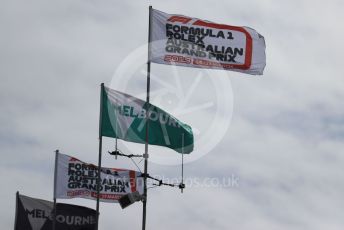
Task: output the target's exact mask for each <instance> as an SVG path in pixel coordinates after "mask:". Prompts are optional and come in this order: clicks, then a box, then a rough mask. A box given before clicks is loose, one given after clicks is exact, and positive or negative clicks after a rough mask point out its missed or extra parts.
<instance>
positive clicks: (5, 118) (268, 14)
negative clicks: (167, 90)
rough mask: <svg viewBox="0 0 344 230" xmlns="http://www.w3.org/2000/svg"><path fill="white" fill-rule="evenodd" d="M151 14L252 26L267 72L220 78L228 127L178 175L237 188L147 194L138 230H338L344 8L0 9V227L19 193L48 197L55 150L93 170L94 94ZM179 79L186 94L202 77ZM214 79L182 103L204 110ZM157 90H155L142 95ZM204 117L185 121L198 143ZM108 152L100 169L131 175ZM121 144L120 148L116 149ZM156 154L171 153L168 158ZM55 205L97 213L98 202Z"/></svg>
mask: <svg viewBox="0 0 344 230" xmlns="http://www.w3.org/2000/svg"><path fill="white" fill-rule="evenodd" d="M149 4H152V5H153V7H154V8H156V9H159V10H161V11H164V12H167V13H176V14H184V15H188V16H194V17H198V18H202V19H207V20H211V21H214V22H219V23H224V24H230V25H243V26H249V27H252V28H254V29H256V30H257V31H258V32H259V33H261V34H262V35H263V36H264V37H265V40H266V44H267V49H266V54H267V66H266V69H265V73H264V75H263V76H250V75H245V74H240V73H235V72H229V73H226V74H228V79H229V80H230V82H231V87H228V95H229V96H232V97H233V98H232V99H233V100H232V101H231V104H230V106H231V108H233V114H232V118H231V119H230V117H228V120H229V121H230V125H229V128H228V130H226V132H225V135H224V136H223V137H222V138H221V139H220V140H219V143H217V144H216V146H215V148H213V149H212V150H211V151H210V152H209V153H204V155H203V156H202V157H200V158H199V159H197V160H193V161H192V162H191V163H188V164H187V165H186V166H185V167H186V168H185V175H186V177H187V178H198V179H200V180H204V179H205V178H218V179H221V180H222V178H225V179H228V178H235V179H238V184H236V183H234V184H233V186H231V187H221V186H204V187H200V186H190V187H189V188H187V189H186V190H185V192H184V193H183V194H180V192H179V191H178V190H177V189H171V188H154V189H150V190H149V194H148V195H149V198H148V199H149V201H148V214H147V216H148V219H147V228H148V229H166V230H169V229H171V230H172V229H180V228H183V229H199V230H202V229H223V230H225V229H226V230H227V229H240V230H246V229H247V230H260V229H274V230H280V229H281V230H287V229H288V230H289V229H302V230H305V229H312V230H316V229H319V230H323V229H331V230H332V229H340V230H342V229H343V227H344V214H343V207H344V198H343V194H344V167H343V165H344V156H343V154H344V79H343V73H342V72H343V71H342V70H343V64H342V63H341V62H342V61H343V60H344V55H343V52H344V45H343V36H344V31H343V29H342V22H343V21H344V16H343V10H344V2H343V1H339V0H328V1H317V0H316V1H314V0H313V1H311V0H299V1H273V0H259V1H258V0H250V1H232V0H222V1H210V0H205V1H199V0H197V1H196V0H192V1H185V0H183V1H182V0H175V1H150V2H146V1H116V0H112V1H110V0H104V1H92V0H75V1H66V0H59V1H43V0H34V1H18V0H1V7H0V29H1V36H0V60H1V61H0V78H1V84H0V103H1V104H0V105H1V113H0V126H1V129H0V150H1V154H2V159H1V161H0V172H1V189H0V204H1V205H0V223H1V227H2V229H11V228H13V222H14V212H15V209H14V208H15V192H16V191H20V192H21V193H23V194H25V195H28V196H32V197H37V198H42V199H48V200H52V193H53V188H52V185H53V183H52V181H53V165H54V150H55V149H57V148H58V149H60V150H61V152H63V153H66V154H69V155H73V156H75V157H77V158H79V159H81V160H83V161H86V162H90V163H96V162H97V156H98V155H97V151H98V137H97V136H98V118H99V85H100V83H101V82H104V83H105V84H106V85H111V82H112V83H113V82H116V79H114V78H116V75H115V72H116V71H117V70H118V68H119V67H120V66H121V62H122V60H123V59H124V58H126V57H127V56H128V55H129V54H131V53H134V54H135V52H136V51H137V49H138V48H139V47H141V46H143V45H145V44H146V42H147V27H148V6H149ZM145 61H146V60H142V64H143V63H144V62H145ZM172 69H173V68H172V67H168V66H165V67H162V66H158V65H156V64H153V65H152V71H153V74H155V76H154V77H155V78H158V77H161V79H162V80H163V81H168V79H170V78H171V77H172V76H173V74H175V73H173V71H172ZM175 69H177V71H179V72H178V73H179V74H178V76H180V77H182V78H183V81H182V82H183V89H184V90H185V91H186V92H187V90H188V85H192V83H193V82H194V79H197V76H200V74H203V73H200V72H201V70H199V69H187V68H184V67H177V68H175ZM218 72H219V71H216V70H213V71H208V72H207V74H206V75H207V76H205V77H204V78H201V79H200V81H199V84H198V86H197V89H198V91H197V90H196V91H195V94H194V95H193V96H192V98H193V102H190V103H195V104H194V105H196V104H197V103H198V102H199V101H202V100H203V101H205V102H206V101H207V99H209V100H210V101H211V100H213V99H212V98H213V96H214V91H212V90H211V87H209V88H208V83H209V82H207V81H208V80H209V78H210V77H211V76H215V75H216V74H218ZM184 78H185V79H184ZM206 79H208V80H206ZM130 83H131V84H129V86H127V88H128V89H121V86H120V85H114V86H113V87H114V88H117V89H119V90H123V91H124V90H126V91H127V90H128V91H129V92H128V93H131V92H133V93H136V94H137V95H139V93H140V92H139V91H140V90H141V91H142V92H144V90H145V78H144V75H142V73H141V75H140V74H139V73H136V74H134V76H133V79H131V81H130ZM138 89H140V90H138ZM158 89H159V84H158V82H157V81H154V80H153V81H152V90H153V91H154V90H158ZM203 89H208V90H203ZM221 93H223V92H221ZM141 96H142V98H144V95H141ZM178 96H180V95H177V94H175V95H174V94H169V95H168V97H167V98H166V97H164V98H160V99H159V98H158V99H159V101H156V103H157V104H159V105H160V106H162V107H163V108H165V109H166V110H168V111H171V110H173V103H180V101H182V100H183V98H180V97H178ZM208 97H209V98H208ZM158 99H156V100H158ZM198 100H199V101H198ZM190 106H191V105H190ZM214 106H215V105H214ZM217 106H221V105H217ZM197 114H198V115H197ZM211 115H212V113H211V110H206V109H205V110H204V111H198V112H197V113H196V114H193V115H192V116H191V115H190V114H189V115H188V116H184V120H185V121H186V122H187V123H191V125H193V124H195V128H197V131H199V132H200V133H199V134H198V136H197V138H198V137H199V135H201V134H202V132H204V130H205V129H204V127H203V128H202V121H204V120H206V119H212V117H211ZM178 118H179V117H178ZM220 119H221V122H224V120H225V119H226V117H222V118H220ZM223 119H224V120H223ZM203 123H204V122H203ZM198 125H199V126H200V127H196V126H198ZM214 135H215V134H214ZM104 142H105V143H104V164H103V165H105V166H108V167H127V168H133V169H135V166H133V165H132V164H131V163H130V162H128V161H127V160H125V159H123V160H118V161H115V160H114V159H113V158H111V157H110V156H108V155H107V154H106V151H108V150H111V149H113V146H114V142H113V140H111V139H106V140H104ZM201 144H202V143H199V145H201ZM140 147H141V148H142V151H143V149H144V148H143V147H144V146H143V145H140ZM120 148H123V149H126V148H127V147H126V146H125V144H124V143H122V142H120ZM195 148H197V145H196V146H195ZM153 150H154V148H153ZM160 150H161V152H165V149H164V148H160ZM155 151H157V150H156V149H155ZM166 151H167V150H166ZM153 152H154V151H153ZM191 154H192V153H191ZM195 154H196V152H195ZM197 154H202V153H197ZM172 155H173V156H172ZM166 156H168V157H171V156H172V158H173V157H175V156H176V157H179V155H177V154H176V153H173V152H171V151H169V150H168V151H167V152H166ZM179 169H180V166H167V165H165V164H156V163H151V164H150V168H149V170H150V172H151V173H152V174H155V175H160V176H166V177H177V176H179V175H180V170H179ZM227 185H228V184H227ZM59 201H61V202H68V203H75V204H80V205H85V206H88V207H92V208H95V202H94V201H88V200H83V199H74V200H67V201H66V200H59ZM141 209H142V206H141V205H140V204H139V203H137V204H135V205H132V206H130V207H129V208H127V209H125V210H122V209H121V208H120V207H119V205H118V204H101V209H100V211H101V216H100V229H104V230H105V229H128V230H129V229H140V227H141Z"/></svg>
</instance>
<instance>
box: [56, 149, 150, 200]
mask: <svg viewBox="0 0 344 230" xmlns="http://www.w3.org/2000/svg"><path fill="white" fill-rule="evenodd" d="M140 176H141V173H140V172H136V171H133V170H127V169H115V168H103V167H102V169H101V175H100V177H101V181H100V197H99V198H100V201H104V202H118V199H120V198H121V197H122V196H123V195H125V194H128V193H132V192H135V191H138V192H139V193H140V194H143V179H142V177H140ZM97 180H98V167H97V166H95V165H92V164H86V163H84V162H82V161H80V160H78V159H76V158H74V157H71V156H68V155H64V154H58V160H57V180H56V181H57V183H56V198H64V199H70V198H77V197H80V198H86V199H93V200H96V199H97Z"/></svg>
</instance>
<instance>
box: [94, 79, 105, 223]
mask: <svg viewBox="0 0 344 230" xmlns="http://www.w3.org/2000/svg"><path fill="white" fill-rule="evenodd" d="M103 95H104V83H101V85H100V112H99V156H98V179H97V205H96V215H97V218H96V230H98V226H99V195H100V179H101V177H100V173H101V167H102V144H103V137H102V132H101V131H102V117H103Z"/></svg>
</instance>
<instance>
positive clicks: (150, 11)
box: [142, 6, 152, 230]
mask: <svg viewBox="0 0 344 230" xmlns="http://www.w3.org/2000/svg"><path fill="white" fill-rule="evenodd" d="M151 27H152V6H149V24H148V61H147V99H146V102H147V107H146V108H147V113H146V143H145V154H144V159H145V163H144V177H143V201H142V202H143V209H142V230H145V229H146V216H147V176H148V139H149V135H148V134H149V133H148V130H149V128H148V125H149V119H148V118H149V109H150V104H149V93H150V69H151V62H150V57H151V53H150V52H151Z"/></svg>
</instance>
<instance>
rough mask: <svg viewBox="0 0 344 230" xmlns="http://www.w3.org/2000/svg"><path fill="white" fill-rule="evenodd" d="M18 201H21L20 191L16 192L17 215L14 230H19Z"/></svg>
mask: <svg viewBox="0 0 344 230" xmlns="http://www.w3.org/2000/svg"><path fill="white" fill-rule="evenodd" d="M18 200H19V191H17V192H16V214H15V217H14V230H17V222H18Z"/></svg>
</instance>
